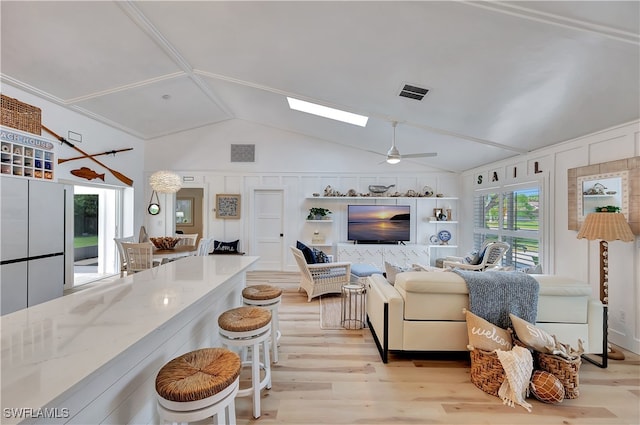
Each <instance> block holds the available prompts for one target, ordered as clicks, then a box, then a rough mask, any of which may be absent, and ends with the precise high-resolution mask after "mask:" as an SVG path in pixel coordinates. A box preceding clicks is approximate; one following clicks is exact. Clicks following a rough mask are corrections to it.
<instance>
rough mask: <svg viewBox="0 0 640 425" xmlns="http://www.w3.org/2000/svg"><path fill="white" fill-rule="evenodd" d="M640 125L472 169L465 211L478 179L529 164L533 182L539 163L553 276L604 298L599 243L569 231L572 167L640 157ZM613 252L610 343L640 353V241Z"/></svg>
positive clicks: (465, 178) (464, 228)
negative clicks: (568, 279) (585, 284)
mask: <svg viewBox="0 0 640 425" xmlns="http://www.w3.org/2000/svg"><path fill="white" fill-rule="evenodd" d="M639 132H640V122H639V121H634V122H631V123H627V124H623V125H620V126H617V127H614V128H611V129H606V130H602V131H599V132H597V133H594V134H590V135H586V136H584V137H580V138H577V139H574V140H569V141H566V142H563V143H559V144H556V145H552V146H549V147H547V148H544V149H540V150H538V151H535V152H531V153H530V154H528V155H523V156H518V157H515V158H512V159H511V160H508V161H502V162H500V163H496V164H491V165H490V166H487V167H486V168H478V169H473V170H469V171H467V172H465V173H463V174H462V188H461V204H462V207H461V210H462V211H463V213H465V214H466V213H467V212H470V211H472V207H473V206H472V204H471V202H472V198H471V197H470V196H469V195H470V194H471V193H472V192H473V189H474V188H475V187H476V186H477V184H476V179H477V176H479V175H483V176H487V175H489V174H490V171H493V170H495V169H497V168H504V169H505V170H507V175H508V174H509V170H511V169H512V168H513V167H514V166H517V167H518V168H519V167H520V166H521V164H522V163H523V162H526V164H527V175H526V176H522V178H523V179H526V178H530V177H533V176H534V175H535V174H536V173H535V163H536V162H537V163H538V171H542V173H540V174H542V175H545V180H546V181H547V183H545V194H544V202H545V212H544V226H545V229H546V230H545V232H544V240H543V244H544V251H545V252H547V253H548V256H545V258H546V260H545V261H546V263H547V264H544V265H543V266H544V268H545V271H546V272H547V273H553V274H558V275H565V276H571V277H573V278H577V279H581V280H585V281H588V282H590V284H591V286H592V287H593V295H594V297H597V296H598V294H599V282H600V267H599V248H598V243H597V242H596V241H593V242H588V241H586V240H579V239H577V238H576V235H577V232H576V231H573V230H568V228H567V226H568V212H567V204H568V202H567V189H568V186H567V170H568V169H570V168H575V167H580V166H585V165H591V164H597V163H600V162H607V161H613V160H617V159H623V158H629V157H633V156H637V155H639V154H640V143H639V142H638V133H639ZM466 221H468V220H462V223H461V225H460V230H459V231H461V232H462V233H463V235H464V237H466V238H470V237H471V233H472V231H473V229H472V228H471V227H470V226H468V225H466V224H465V223H466ZM461 244H463V245H464V246H463V247H462V249H461V250H462V251H464V250H465V249H467V248H468V247H470V246H471V239H464V240H463V241H461ZM609 250H610V256H609V257H610V260H609V261H610V265H611V267H610V272H609V285H610V303H609V328H610V332H609V334H610V340H611V342H612V343H614V344H618V345H620V346H622V347H624V348H626V349H629V350H631V351H634V352H636V353H640V313H639V312H638V305H637V303H638V299H639V294H640V266H639V263H640V242H639V238H638V237H636V241H635V243H626V244H625V243H622V242H619V241H618V242H612V243H610V244H609Z"/></svg>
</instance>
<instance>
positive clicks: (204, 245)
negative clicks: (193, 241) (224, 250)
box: [195, 238, 213, 257]
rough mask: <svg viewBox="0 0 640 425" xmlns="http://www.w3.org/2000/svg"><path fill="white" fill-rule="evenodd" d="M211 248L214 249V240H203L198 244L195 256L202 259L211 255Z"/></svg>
mask: <svg viewBox="0 0 640 425" xmlns="http://www.w3.org/2000/svg"><path fill="white" fill-rule="evenodd" d="M211 248H213V238H202V239H200V242H198V252H197V253H196V254H195V255H198V256H201V257H202V256H205V255H209V253H210V252H211Z"/></svg>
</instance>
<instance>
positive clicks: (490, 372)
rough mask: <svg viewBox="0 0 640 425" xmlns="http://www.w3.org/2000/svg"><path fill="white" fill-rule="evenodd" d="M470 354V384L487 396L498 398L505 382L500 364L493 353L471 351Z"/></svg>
mask: <svg viewBox="0 0 640 425" xmlns="http://www.w3.org/2000/svg"><path fill="white" fill-rule="evenodd" d="M470 353H471V382H473V384H474V385H475V386H476V387H478V388H480V389H481V390H482V391H484V392H485V393H487V394H491V395H494V396H496V397H497V396H498V390H499V389H500V386H501V385H502V382H503V381H504V380H505V375H504V369H503V368H502V363H500V359H499V358H498V355H497V354H496V353H495V352H492V351H483V350H478V349H477V348H476V349H473V350H471V351H470Z"/></svg>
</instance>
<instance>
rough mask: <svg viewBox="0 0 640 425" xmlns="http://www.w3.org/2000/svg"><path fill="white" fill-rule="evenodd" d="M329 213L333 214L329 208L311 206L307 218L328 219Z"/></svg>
mask: <svg viewBox="0 0 640 425" xmlns="http://www.w3.org/2000/svg"><path fill="white" fill-rule="evenodd" d="M327 214H331V211H329V210H328V209H327V208H316V207H313V208H309V215H308V216H307V220H326V219H328V217H327Z"/></svg>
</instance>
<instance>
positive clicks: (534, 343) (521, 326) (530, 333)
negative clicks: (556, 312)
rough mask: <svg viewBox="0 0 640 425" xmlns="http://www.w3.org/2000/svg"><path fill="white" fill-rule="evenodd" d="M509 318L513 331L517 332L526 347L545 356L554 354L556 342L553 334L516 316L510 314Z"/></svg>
mask: <svg viewBox="0 0 640 425" xmlns="http://www.w3.org/2000/svg"><path fill="white" fill-rule="evenodd" d="M509 318H510V319H511V323H512V324H513V329H514V330H515V331H516V335H517V336H518V339H519V340H520V341H522V343H523V344H524V345H526V346H527V347H529V348H533V349H534V350H536V351H539V352H541V353H545V354H551V353H552V352H553V349H554V347H555V346H556V341H555V339H554V338H553V336H551V334H549V333H548V332H547V331H545V330H544V329H540V328H539V327H537V326H535V325H533V324H531V323H529V322H527V321H526V320H524V319H521V318H519V317H518V316H516V315H515V314H509Z"/></svg>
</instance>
